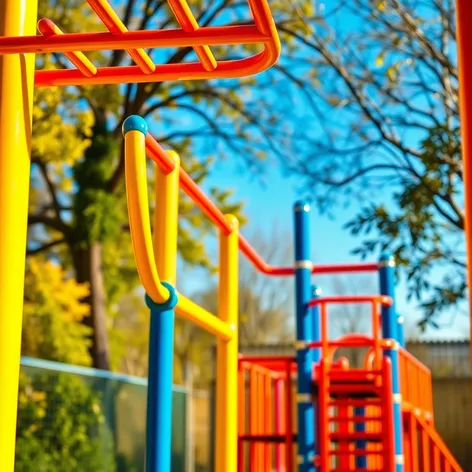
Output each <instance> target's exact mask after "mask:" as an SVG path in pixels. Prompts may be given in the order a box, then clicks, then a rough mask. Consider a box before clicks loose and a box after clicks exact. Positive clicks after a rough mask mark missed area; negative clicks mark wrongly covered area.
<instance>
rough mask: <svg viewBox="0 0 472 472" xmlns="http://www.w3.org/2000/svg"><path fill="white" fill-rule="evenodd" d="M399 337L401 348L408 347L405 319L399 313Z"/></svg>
mask: <svg viewBox="0 0 472 472" xmlns="http://www.w3.org/2000/svg"><path fill="white" fill-rule="evenodd" d="M397 336H398V342H399V343H400V346H401V347H403V348H404V347H406V344H405V343H406V341H405V318H404V317H403V316H402V315H399V314H398V313H397Z"/></svg>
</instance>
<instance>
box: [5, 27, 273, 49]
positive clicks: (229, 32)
mask: <svg viewBox="0 0 472 472" xmlns="http://www.w3.org/2000/svg"><path fill="white" fill-rule="evenodd" d="M272 40H273V39H272V37H271V36H268V35H265V34H264V33H261V32H260V31H259V29H258V28H257V27H256V26H254V25H238V26H208V27H205V28H199V29H198V30H197V31H192V32H185V31H183V30H182V29H168V30H142V31H128V32H125V33H121V34H120V35H117V34H113V33H110V32H99V33H68V34H64V35H56V36H51V37H48V38H46V37H44V36H1V37H0V55H5V54H27V53H46V52H56V53H65V52H69V51H71V52H73V51H103V50H119V49H120V50H122V49H138V48H168V47H188V46H205V45H209V46H211V45H215V46H216V45H220V46H221V45H238V44H258V43H263V44H264V43H268V42H271V41H272Z"/></svg>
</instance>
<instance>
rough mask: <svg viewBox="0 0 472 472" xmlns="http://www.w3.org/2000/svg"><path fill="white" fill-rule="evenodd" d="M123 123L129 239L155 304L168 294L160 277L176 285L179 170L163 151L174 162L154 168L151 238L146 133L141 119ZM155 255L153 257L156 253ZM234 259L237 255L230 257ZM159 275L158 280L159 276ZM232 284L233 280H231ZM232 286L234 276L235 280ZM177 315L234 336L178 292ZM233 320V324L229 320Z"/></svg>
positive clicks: (219, 334) (223, 336)
mask: <svg viewBox="0 0 472 472" xmlns="http://www.w3.org/2000/svg"><path fill="white" fill-rule="evenodd" d="M133 118H136V119H135V120H134V121H133V120H130V119H128V120H130V121H127V126H128V129H124V130H123V133H124V136H125V179H126V196H127V201H128V214H129V222H130V231H131V240H132V243H133V250H134V256H135V260H136V266H137V269H138V274H139V277H140V279H141V283H142V284H143V286H144V289H145V291H146V293H147V294H148V295H149V296H150V297H151V298H152V300H153V301H154V302H156V303H163V302H165V301H166V300H167V299H168V298H169V296H170V295H169V291H168V290H167V288H166V287H164V286H163V285H162V280H164V278H165V280H164V281H165V282H168V283H170V284H172V285H175V279H176V275H175V268H176V259H177V258H176V252H177V208H178V190H179V179H178V173H179V170H180V159H179V156H178V155H177V154H176V153H175V152H172V151H170V152H169V151H166V153H167V157H169V158H170V159H171V160H172V161H173V163H174V169H173V170H171V171H170V172H164V171H162V170H161V169H159V168H157V170H156V172H157V174H156V212H155V217H154V237H153V236H152V234H151V223H150V217H149V198H148V190H147V167H146V134H147V126H146V123H145V122H144V120H142V119H138V117H133ZM156 256H157V257H156ZM234 257H236V258H237V255H236V256H234ZM161 277H162V280H161ZM233 283H234V281H233ZM235 283H236V284H237V280H236V282H235ZM175 311H176V313H177V314H178V315H179V316H181V317H183V318H185V319H187V320H189V321H191V322H193V323H195V324H197V325H198V326H200V327H201V328H203V329H205V330H206V331H208V332H209V333H212V334H214V335H215V336H217V337H218V339H220V340H222V341H224V342H228V341H230V340H231V339H233V337H234V334H235V328H234V326H230V324H229V323H227V322H225V321H223V320H221V319H219V318H217V317H216V316H215V315H213V314H212V313H210V312H208V311H207V310H205V309H203V308H202V307H200V306H199V305H198V304H196V303H194V302H192V301H191V300H189V299H188V298H186V297H184V296H182V295H181V294H179V301H178V304H177V306H176V308H175ZM233 324H234V323H233Z"/></svg>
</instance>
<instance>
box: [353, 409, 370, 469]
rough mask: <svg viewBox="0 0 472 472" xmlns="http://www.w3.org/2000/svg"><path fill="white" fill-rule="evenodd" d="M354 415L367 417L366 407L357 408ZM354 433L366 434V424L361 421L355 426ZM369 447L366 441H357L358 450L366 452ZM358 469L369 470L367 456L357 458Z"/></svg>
mask: <svg viewBox="0 0 472 472" xmlns="http://www.w3.org/2000/svg"><path fill="white" fill-rule="evenodd" d="M354 415H355V416H359V417H364V416H365V408H364V407H356V408H354ZM354 431H355V432H356V433H364V432H365V422H363V421H359V422H356V423H355V424H354ZM366 447H367V441H366V440H365V439H358V440H357V441H356V449H359V450H364V449H366ZM356 468H357V469H367V456H357V457H356Z"/></svg>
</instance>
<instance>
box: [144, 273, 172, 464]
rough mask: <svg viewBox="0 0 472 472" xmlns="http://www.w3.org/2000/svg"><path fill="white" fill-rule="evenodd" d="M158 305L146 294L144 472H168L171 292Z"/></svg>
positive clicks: (168, 287)
mask: <svg viewBox="0 0 472 472" xmlns="http://www.w3.org/2000/svg"><path fill="white" fill-rule="evenodd" d="M162 285H164V286H165V287H166V288H167V289H168V290H169V293H170V297H169V299H168V300H167V301H166V302H165V303H162V304H158V303H155V302H153V301H152V300H151V298H150V297H149V296H147V295H146V304H147V306H148V308H149V309H150V310H151V327H150V334H149V372H148V391H147V415H146V472H170V467H171V451H172V444H171V439H172V374H173V356H174V308H175V306H176V305H177V301H178V299H177V294H176V291H175V289H174V288H173V287H172V286H171V285H170V284H167V283H165V282H162Z"/></svg>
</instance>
